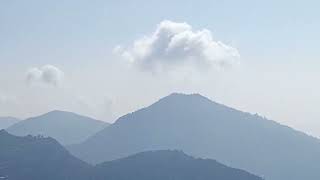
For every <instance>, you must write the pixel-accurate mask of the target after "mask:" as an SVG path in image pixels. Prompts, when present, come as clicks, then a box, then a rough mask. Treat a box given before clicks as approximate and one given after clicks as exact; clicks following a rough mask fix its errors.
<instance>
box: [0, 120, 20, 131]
mask: <svg viewBox="0 0 320 180" xmlns="http://www.w3.org/2000/svg"><path fill="white" fill-rule="evenodd" d="M19 121H20V119H18V118H14V117H0V130H1V129H6V128H8V127H10V126H12V125H13V124H16V123H17V122H19Z"/></svg>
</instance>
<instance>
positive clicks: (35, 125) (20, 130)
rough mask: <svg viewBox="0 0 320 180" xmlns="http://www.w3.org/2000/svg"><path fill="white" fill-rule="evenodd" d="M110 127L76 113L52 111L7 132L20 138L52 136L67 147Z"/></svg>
mask: <svg viewBox="0 0 320 180" xmlns="http://www.w3.org/2000/svg"><path fill="white" fill-rule="evenodd" d="M108 125H109V124H108V123H105V122H102V121H98V120H95V119H92V118H89V117H85V116H80V115H77V114H75V113H71V112H64V111H52V112H49V113H47V114H44V115H41V116H38V117H33V118H29V119H26V120H24V121H21V122H19V123H17V124H14V125H13V126H11V127H9V128H8V129H7V131H8V132H10V133H11V134H14V135H18V136H25V135H39V134H41V135H45V136H50V137H53V138H55V139H56V140H58V141H59V142H60V143H62V144H64V145H66V144H75V143H80V142H82V141H84V140H85V139H87V138H88V137H89V136H91V135H93V134H95V133H96V132H98V131H100V130H102V129H103V128H105V127H107V126H108Z"/></svg>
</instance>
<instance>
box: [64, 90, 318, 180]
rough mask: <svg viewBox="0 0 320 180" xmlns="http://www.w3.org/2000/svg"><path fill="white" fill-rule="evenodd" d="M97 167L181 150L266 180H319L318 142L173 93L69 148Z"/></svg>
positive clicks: (203, 100)
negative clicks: (142, 154)
mask: <svg viewBox="0 0 320 180" xmlns="http://www.w3.org/2000/svg"><path fill="white" fill-rule="evenodd" d="M68 148H69V150H70V151H71V152H72V153H73V154H74V155H75V156H77V157H79V158H80V159H83V160H85V161H87V162H90V163H93V164H96V163H102V162H104V161H110V160H114V159H118V158H122V157H126V156H129V155H132V154H135V153H139V152H143V151H149V150H162V149H181V150H183V151H184V152H186V153H187V154H190V155H192V156H195V157H202V158H210V159H216V160H218V161H219V162H222V163H224V164H227V165H228V166H232V167H236V168H240V169H244V170H247V171H249V172H252V173H254V174H257V175H259V176H262V177H265V178H266V179H267V180H302V179H307V180H319V179H320V166H319V162H320V141H319V140H318V139H316V138H313V137H310V136H308V135H306V134H304V133H301V132H298V131H296V130H294V129H291V128H289V127H287V126H283V125H280V124H278V123H276V122H274V121H270V120H267V119H265V118H262V117H260V116H258V115H252V114H249V113H245V112H241V111H238V110H236V109H233V108H229V107H227V106H224V105H221V104H218V103H215V102H213V101H211V100H209V99H208V98H205V97H203V96H201V95H198V94H193V95H184V94H171V95H169V96H167V97H165V98H163V99H161V100H159V101H158V102H156V103H154V104H152V105H151V106H149V107H147V108H144V109H141V110H138V111H136V112H134V113H130V114H127V115H125V116H123V117H121V118H120V119H118V120H117V121H116V122H115V123H114V124H112V125H110V126H109V127H107V128H105V129H103V130H102V131H100V132H98V133H97V134H96V135H94V136H92V137H90V138H89V139H87V140H86V141H85V142H83V143H81V144H78V145H73V146H69V147H68Z"/></svg>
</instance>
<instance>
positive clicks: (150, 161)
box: [94, 151, 262, 180]
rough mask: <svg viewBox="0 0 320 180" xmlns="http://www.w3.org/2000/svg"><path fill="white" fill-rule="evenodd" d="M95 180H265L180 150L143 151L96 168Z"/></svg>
mask: <svg viewBox="0 0 320 180" xmlns="http://www.w3.org/2000/svg"><path fill="white" fill-rule="evenodd" d="M94 174H95V176H94V179H95V180H105V179H108V180H151V179H152V180H171V179H175V180H262V179H261V178H260V177H257V176H254V175H252V174H250V173H248V172H245V171H243V170H239V169H233V168H230V167H227V166H225V165H222V164H220V163H218V162H216V161H214V160H207V159H195V158H193V157H191V156H188V155H186V154H184V153H183V152H180V151H154V152H142V153H139V154H136V155H132V156H130V157H127V158H123V159H119V160H115V161H111V162H106V163H103V164H100V165H98V166H97V167H96V168H95V173H94Z"/></svg>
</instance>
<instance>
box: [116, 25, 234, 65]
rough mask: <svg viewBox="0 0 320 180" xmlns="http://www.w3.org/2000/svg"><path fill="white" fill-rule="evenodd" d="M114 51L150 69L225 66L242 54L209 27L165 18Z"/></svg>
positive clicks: (232, 62)
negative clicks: (129, 43)
mask: <svg viewBox="0 0 320 180" xmlns="http://www.w3.org/2000/svg"><path fill="white" fill-rule="evenodd" d="M114 52H115V53H117V54H120V55H121V56H122V57H123V58H125V59H127V60H129V61H130V62H131V63H133V64H135V65H137V66H138V67H140V68H143V69H146V70H155V69H161V70H163V69H164V68H172V67H180V66H181V65H186V64H191V65H193V67H197V68H199V67H222V66H223V67H224V66H228V65H232V64H234V63H237V62H238V60H239V58H240V54H239V52H238V50H237V49H236V48H234V47H231V46H229V45H226V44H224V43H222V42H220V41H215V40H214V39H213V37H212V33H211V32H210V31H209V30H207V29H202V30H194V29H193V28H192V26H191V25H189V24H187V23H177V22H172V21H168V20H165V21H162V22H161V23H160V24H158V26H157V28H156V30H155V31H154V32H153V33H151V34H150V35H146V36H144V37H143V38H140V39H137V40H136V41H134V43H133V45H131V46H129V47H126V48H124V47H122V46H117V47H116V48H115V49H114Z"/></svg>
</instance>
